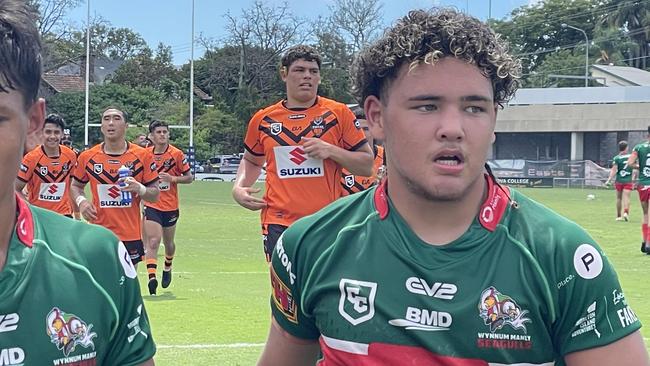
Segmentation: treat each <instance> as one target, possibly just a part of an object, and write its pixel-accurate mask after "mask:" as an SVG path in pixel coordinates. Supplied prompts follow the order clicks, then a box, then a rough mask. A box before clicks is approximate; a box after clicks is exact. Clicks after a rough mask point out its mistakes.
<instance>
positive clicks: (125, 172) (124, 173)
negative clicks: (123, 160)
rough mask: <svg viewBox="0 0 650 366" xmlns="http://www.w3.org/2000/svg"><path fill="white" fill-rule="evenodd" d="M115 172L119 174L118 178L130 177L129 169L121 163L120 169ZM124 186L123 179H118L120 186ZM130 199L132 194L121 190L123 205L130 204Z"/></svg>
mask: <svg viewBox="0 0 650 366" xmlns="http://www.w3.org/2000/svg"><path fill="white" fill-rule="evenodd" d="M117 174H118V175H119V178H120V179H124V178H126V177H130V176H131V169H129V168H127V167H125V166H124V165H122V166H121V167H120V169H118V170H117ZM124 187H126V183H124V181H120V188H124ZM132 200H133V196H132V195H131V192H128V191H122V204H124V205H126V204H130V203H131V201H132Z"/></svg>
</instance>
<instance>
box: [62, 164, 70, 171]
mask: <svg viewBox="0 0 650 366" xmlns="http://www.w3.org/2000/svg"><path fill="white" fill-rule="evenodd" d="M61 169H63V171H64V172H67V171H68V170H70V162H66V163H65V164H63V167H62V168H61Z"/></svg>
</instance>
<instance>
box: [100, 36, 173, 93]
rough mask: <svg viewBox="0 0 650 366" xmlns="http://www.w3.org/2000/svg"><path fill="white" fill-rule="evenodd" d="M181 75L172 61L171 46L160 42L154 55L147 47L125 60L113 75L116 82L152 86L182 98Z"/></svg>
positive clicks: (133, 85) (132, 85) (135, 85)
mask: <svg viewBox="0 0 650 366" xmlns="http://www.w3.org/2000/svg"><path fill="white" fill-rule="evenodd" d="M181 79H182V77H181V75H180V73H179V72H178V70H176V68H175V67H174V64H173V62H172V52H171V47H169V46H165V45H164V44H162V43H160V44H159V45H158V48H157V49H156V54H155V55H154V54H153V52H152V51H151V49H150V48H148V47H147V48H145V49H144V50H143V51H142V52H141V53H140V54H139V55H137V56H136V57H134V58H132V59H129V60H127V61H125V62H124V63H123V64H122V65H121V66H120V67H119V68H118V69H117V70H116V71H115V74H114V75H113V77H112V79H111V81H112V82H114V83H118V84H122V85H128V86H131V87H134V88H135V87H150V88H153V89H156V90H158V91H160V92H162V93H163V94H164V95H165V96H167V97H169V98H180V96H181V95H184V94H185V93H183V90H181Z"/></svg>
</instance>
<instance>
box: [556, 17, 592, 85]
mask: <svg viewBox="0 0 650 366" xmlns="http://www.w3.org/2000/svg"><path fill="white" fill-rule="evenodd" d="M562 28H571V29H575V30H577V31H580V32H582V34H584V36H585V87H588V86H589V37H587V32H585V31H584V30H583V29H580V28H577V27H574V26H572V25H568V24H566V23H562Z"/></svg>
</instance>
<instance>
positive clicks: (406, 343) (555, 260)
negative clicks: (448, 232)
mask: <svg viewBox="0 0 650 366" xmlns="http://www.w3.org/2000/svg"><path fill="white" fill-rule="evenodd" d="M487 180H488V187H487V188H488V189H487V190H488V195H487V198H486V200H485V201H484V203H483V204H482V206H481V207H480V210H479V214H478V215H477V217H476V219H475V220H474V222H473V223H472V224H471V226H470V227H469V229H468V230H467V231H466V232H465V233H464V234H463V235H462V236H461V237H460V238H458V239H456V240H454V241H453V242H451V243H449V244H446V245H442V246H434V245H430V244H427V243H425V242H423V241H422V240H421V239H420V238H419V237H418V236H417V235H416V234H415V233H414V232H413V231H412V230H411V228H410V227H409V225H408V224H407V223H406V221H405V220H404V219H403V218H402V216H401V215H400V214H399V212H398V211H397V209H396V208H395V207H394V206H393V204H392V203H391V202H390V199H389V198H388V196H387V193H386V184H387V183H386V181H384V182H383V183H382V184H380V185H379V186H377V187H373V188H371V189H369V190H367V191H364V192H361V193H359V194H355V195H351V196H349V197H345V198H342V199H340V200H338V201H336V202H334V203H333V204H331V205H329V206H328V207H326V208H325V209H323V210H321V211H319V212H318V213H316V214H314V215H311V216H308V217H306V218H304V219H301V220H299V221H297V222H296V223H295V224H294V225H292V226H291V227H290V228H289V229H287V231H285V232H284V234H283V236H282V237H281V238H280V240H279V241H278V243H277V245H276V247H275V250H274V253H273V258H272V261H271V264H272V267H271V283H272V287H273V295H272V298H271V307H272V313H273V316H274V318H275V319H276V321H277V322H278V324H279V325H280V326H281V327H282V328H283V329H284V330H285V331H287V332H288V333H289V334H291V335H293V336H295V337H299V338H302V339H308V340H319V341H320V345H321V350H322V353H323V356H324V358H323V360H322V361H321V362H320V364H319V365H327V366H331V365H365V366H374V365H398V364H399V365H404V364H409V365H411V364H412V365H425V364H426V365H434V364H435V365H461V364H462V365H464V366H466V365H484V366H487V365H489V364H499V365H515V364H516V365H549V366H550V365H564V356H565V355H566V354H568V353H571V352H575V351H580V350H584V349H589V348H593V347H599V346H604V345H607V344H609V343H612V342H615V341H617V340H619V339H621V338H623V337H625V336H627V335H629V334H630V333H632V332H634V331H636V330H637V329H639V327H640V326H641V324H640V322H639V320H638V319H637V317H636V315H635V314H634V312H633V311H632V309H631V308H630V306H629V304H628V302H627V299H626V297H625V294H624V293H623V291H622V289H621V286H620V284H619V281H618V278H617V275H616V273H615V271H614V269H613V268H612V265H611V264H610V262H609V260H608V259H607V257H606V255H605V253H604V252H603V251H602V250H601V249H600V247H599V246H598V245H597V244H596V243H595V241H594V240H593V239H592V238H591V237H590V236H589V235H588V234H587V233H586V232H585V231H584V230H583V229H582V228H580V227H579V226H578V225H576V224H575V223H573V222H571V221H569V220H567V219H565V218H563V217H561V216H559V215H558V214H556V213H554V212H553V211H551V210H549V209H548V208H546V207H544V206H542V205H540V204H539V203H537V202H535V201H533V200H531V199H529V198H526V197H525V196H523V195H521V194H520V193H519V192H517V191H514V190H512V191H509V190H508V189H507V188H503V189H502V188H500V187H499V186H497V185H496V184H494V183H493V181H492V179H487ZM506 191H509V193H506ZM508 195H510V197H512V199H513V200H515V201H516V202H518V205H513V204H510V198H509V197H508Z"/></svg>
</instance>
